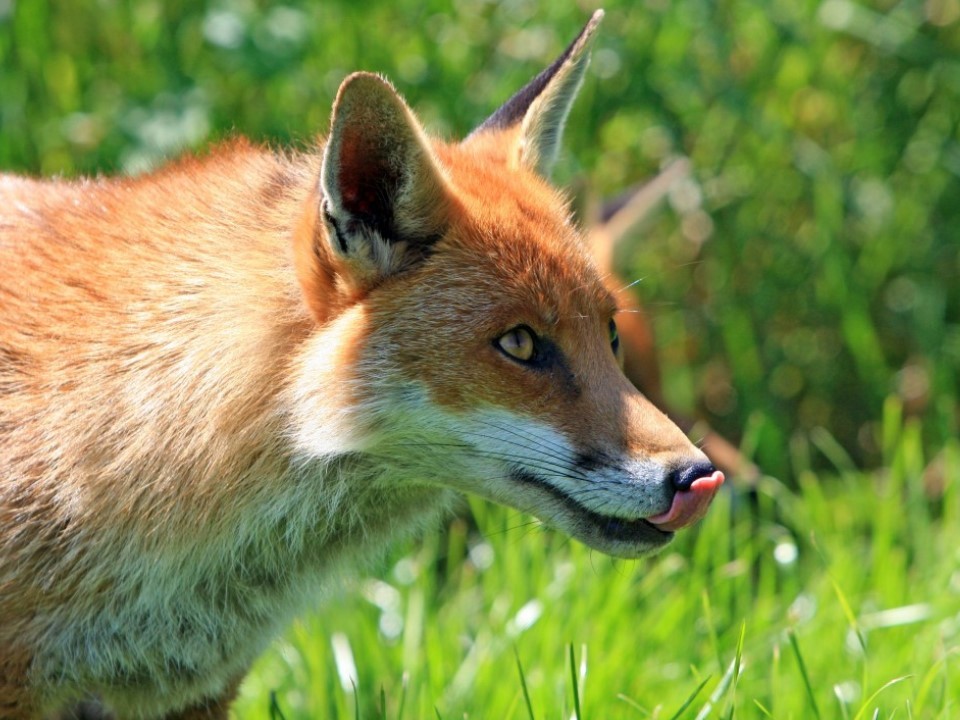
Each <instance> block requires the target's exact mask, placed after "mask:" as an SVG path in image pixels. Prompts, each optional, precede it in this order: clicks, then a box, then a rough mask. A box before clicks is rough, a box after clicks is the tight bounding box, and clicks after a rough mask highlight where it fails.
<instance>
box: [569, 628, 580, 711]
mask: <svg viewBox="0 0 960 720" xmlns="http://www.w3.org/2000/svg"><path fill="white" fill-rule="evenodd" d="M570 679H571V680H572V681H573V715H574V717H575V718H576V719H577V720H583V715H582V714H581V713H580V687H579V683H578V681H577V658H576V655H574V651H573V643H570Z"/></svg>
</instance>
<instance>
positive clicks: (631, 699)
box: [617, 693, 651, 717]
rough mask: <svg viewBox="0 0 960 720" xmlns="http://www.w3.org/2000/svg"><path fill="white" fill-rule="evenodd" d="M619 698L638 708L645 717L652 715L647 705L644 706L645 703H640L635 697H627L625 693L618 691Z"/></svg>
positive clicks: (635, 708)
mask: <svg viewBox="0 0 960 720" xmlns="http://www.w3.org/2000/svg"><path fill="white" fill-rule="evenodd" d="M617 700H622V701H623V702H625V703H626V704H627V705H629V706H630V707H632V708H633V709H634V710H636V711H637V712H638V713H641V714H642V715H643V716H644V717H650V715H651V713H650V711H649V710H647V709H646V708H645V707H643V705H641V704H640V703H638V702H637V701H636V700H634V699H633V698H630V697H627V696H626V695H624V694H623V693H617Z"/></svg>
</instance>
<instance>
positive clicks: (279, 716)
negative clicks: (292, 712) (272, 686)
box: [270, 690, 287, 720]
mask: <svg viewBox="0 0 960 720" xmlns="http://www.w3.org/2000/svg"><path fill="white" fill-rule="evenodd" d="M270 720H287V719H286V718H285V717H284V716H283V711H282V710H281V709H280V703H278V702H277V693H276V691H275V690H271V691H270Z"/></svg>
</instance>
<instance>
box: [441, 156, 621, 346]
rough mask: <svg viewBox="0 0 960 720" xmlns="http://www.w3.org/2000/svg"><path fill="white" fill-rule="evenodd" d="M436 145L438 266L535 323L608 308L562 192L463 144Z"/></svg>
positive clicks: (611, 302)
mask: <svg viewBox="0 0 960 720" xmlns="http://www.w3.org/2000/svg"><path fill="white" fill-rule="evenodd" d="M439 150H440V151H439V152H438V153H437V154H438V159H439V160H440V162H441V163H442V165H443V167H444V169H445V170H446V171H447V177H448V179H449V182H450V186H451V191H452V193H453V195H454V202H453V204H452V205H453V212H452V213H451V222H450V226H449V227H448V229H447V232H446V233H445V234H444V237H443V239H442V240H441V241H440V243H439V244H438V247H437V248H436V249H437V253H438V256H440V257H438V265H442V266H444V268H443V271H444V272H451V273H456V274H457V276H459V277H461V278H463V279H468V278H469V279H470V281H471V282H472V283H474V285H473V286H474V287H475V288H476V290H477V291H478V293H483V294H484V295H485V296H487V297H489V298H491V299H496V300H497V302H498V304H500V305H503V304H507V305H511V306H513V307H511V308H510V310H512V314H515V315H518V316H521V319H522V320H524V321H526V322H528V323H529V324H531V325H535V326H552V325H556V324H558V323H560V322H561V321H562V320H564V319H569V318H583V317H585V316H590V317H594V316H599V317H604V318H605V317H609V316H610V315H612V314H613V312H614V311H615V310H616V302H615V299H614V297H613V295H612V294H611V293H610V292H609V290H607V288H606V287H605V286H604V283H603V282H602V278H601V276H600V273H599V271H598V270H597V268H596V266H595V264H594V262H593V259H592V257H591V256H590V254H589V252H588V248H587V245H586V241H585V239H584V238H583V236H582V234H581V232H580V230H579V228H578V227H577V226H576V224H575V223H574V221H573V217H572V214H571V212H570V208H569V201H568V199H567V198H566V197H565V196H564V195H562V194H561V193H560V192H558V191H557V190H556V189H555V188H553V187H551V186H550V185H549V184H547V183H546V182H545V181H544V180H543V179H541V178H540V177H539V176H537V175H536V174H534V173H532V172H530V171H528V170H525V169H523V168H519V167H518V168H504V167H503V166H502V165H501V166H499V167H498V166H497V165H496V164H494V163H491V162H490V158H489V157H486V156H485V153H482V152H472V151H471V148H469V146H468V147H466V148H465V147H464V146H448V145H444V146H440V148H439ZM534 329H542V327H534Z"/></svg>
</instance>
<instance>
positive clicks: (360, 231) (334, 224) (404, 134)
mask: <svg viewBox="0 0 960 720" xmlns="http://www.w3.org/2000/svg"><path fill="white" fill-rule="evenodd" d="M320 185H321V192H322V196H323V197H322V200H321V202H322V213H321V219H322V220H323V221H324V223H325V224H326V227H327V231H328V232H327V235H328V238H327V240H328V242H329V244H330V247H331V249H332V250H333V252H334V253H335V254H337V255H339V256H341V257H343V258H345V259H347V260H349V263H348V265H349V266H350V267H352V269H353V271H354V273H355V275H356V277H354V278H352V279H353V280H354V281H355V282H357V281H359V283H360V284H372V283H375V282H377V281H379V280H381V279H383V278H384V277H386V276H388V275H390V274H392V273H394V272H397V271H398V270H400V269H402V268H404V267H408V266H409V265H410V264H412V263H415V262H417V261H418V260H420V259H422V257H423V256H424V255H425V254H427V253H428V252H429V246H430V245H432V244H433V243H434V242H436V240H437V239H438V238H439V237H440V236H441V235H442V233H443V230H444V228H445V226H446V224H447V222H448V219H447V209H448V191H447V188H446V180H445V178H444V173H443V170H442V169H441V168H440V166H439V164H438V162H437V160H436V159H435V157H434V155H433V152H432V150H431V149H430V144H429V141H428V140H427V138H426V137H425V135H424V133H423V130H422V129H421V128H420V125H419V123H418V122H417V120H416V118H415V117H414V116H413V113H412V112H411V111H410V109H409V108H408V107H407V105H406V103H404V101H403V100H402V99H401V98H400V96H399V95H398V94H397V92H396V91H395V90H394V89H393V87H392V86H391V85H390V84H389V83H388V82H387V81H385V80H383V79H382V78H380V77H379V76H377V75H373V74H370V73H355V74H353V75H351V76H349V77H348V78H347V79H346V80H344V82H343V84H342V85H341V88H340V91H339V93H338V95H337V100H336V103H335V105H334V110H333V118H332V120H331V130H330V136H329V137H328V139H327V145H326V148H325V151H324V157H323V165H322V169H321V179H320Z"/></svg>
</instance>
